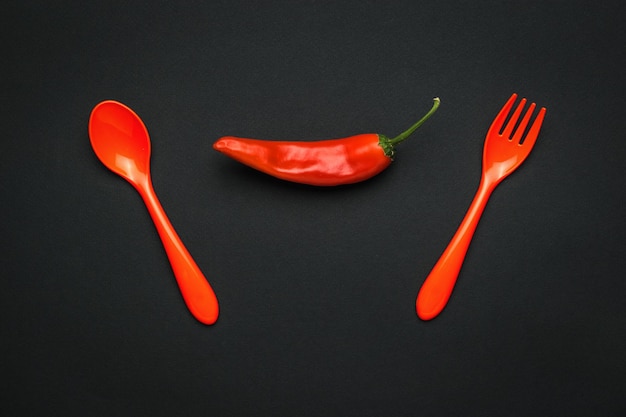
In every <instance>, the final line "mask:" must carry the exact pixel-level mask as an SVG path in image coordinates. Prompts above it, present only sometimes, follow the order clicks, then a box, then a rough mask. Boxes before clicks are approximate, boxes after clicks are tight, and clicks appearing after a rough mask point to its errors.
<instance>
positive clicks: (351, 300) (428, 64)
mask: <svg viewBox="0 0 626 417" xmlns="http://www.w3.org/2000/svg"><path fill="white" fill-rule="evenodd" d="M57 3H58V2H29V1H19V2H17V1H10V2H9V4H4V6H3V7H2V13H1V17H0V32H1V34H2V39H3V41H2V44H1V46H0V48H1V51H2V63H1V67H2V75H1V78H0V84H1V85H2V101H1V102H2V104H1V106H2V107H1V113H0V114H1V116H0V117H1V118H2V151H1V152H0V191H1V199H0V215H1V219H2V220H1V221H0V225H1V236H2V238H1V242H2V243H1V245H2V246H1V248H0V249H1V250H0V253H1V254H2V255H1V256H2V272H1V276H2V280H1V289H0V296H1V308H2V311H1V312H0V317H1V318H0V324H1V331H2V346H3V351H4V353H3V355H2V368H1V374H2V380H3V388H2V390H1V391H2V392H3V394H2V397H3V399H2V401H1V402H0V408H2V409H3V410H4V411H7V412H8V413H6V412H3V415H12V416H13V415H63V416H69V415H71V416H85V415H89V416H130V415H133V416H135V415H163V416H165V415H167V416H171V415H186V416H191V415H210V416H256V415H268V416H269V415H271V416H362V417H365V416H397V417H399V416H418V415H419V416H422V415H423V416H448V415H455V416H459V415H462V416H479V415H480V416H485V415H499V416H529V415H552V416H556V415H563V416H565V415H567V416H588V415H603V416H612V415H624V412H625V411H626V396H625V395H624V394H625V392H626V382H625V372H626V360H625V356H626V353H625V348H626V309H625V307H624V296H625V295H626V274H625V272H626V261H625V259H626V257H625V256H624V255H625V249H626V239H625V238H626V222H625V221H624V214H625V208H624V207H625V206H624V203H625V202H624V189H625V187H624V186H625V182H626V181H625V175H624V160H625V158H626V145H625V143H624V132H625V131H626V123H625V121H624V116H623V112H624V109H625V104H626V103H625V99H624V93H625V88H624V87H625V86H626V82H625V76H624V68H625V66H624V64H625V63H626V60H625V58H626V57H625V54H626V48H624V44H623V40H624V17H625V15H626V13H625V11H626V7H625V6H624V4H625V3H624V2H623V1H593V2H592V1H588V2H585V1H517V2H512V1H511V2H506V1H505V2H503V1H467V2H458V1H416V0H407V1H382V0H381V1H341V2H326V1H315V0H308V1H292V2H270V1H267V2H264V1H260V2H250V1H238V0H225V1H190V2H176V1H144V2H136V1H129V0H123V1H119V0H114V1H111V0H110V1H89V2H82V1H81V2H78V1H75V2H70V1H66V2H61V3H58V4H57ZM513 92H517V93H519V94H520V95H521V96H524V97H528V98H529V99H530V100H532V101H536V102H537V103H538V104H539V105H541V106H546V107H547V108H548V112H547V116H546V119H545V122H544V125H543V128H542V131H541V134H540V136H539V139H538V142H537V144H536V146H535V148H534V150H533V153H532V154H531V155H530V157H529V158H528V159H527V160H526V162H525V163H524V164H523V165H522V166H521V168H520V169H519V170H518V171H517V172H515V173H514V174H513V175H512V176H511V177H509V178H508V179H507V180H505V182H503V183H502V184H501V185H500V186H499V188H498V189H496V191H495V192H494V194H493V195H492V198H491V200H490V202H489V204H488V206H487V208H486V210H485V213H484V215H483V218H482V220H481V223H480V225H479V226H478V229H477V231H476V235H475V236H474V240H473V242H472V245H471V247H470V250H469V252H468V255H467V258H466V261H465V264H464V267H463V269H462V271H461V274H460V277H459V281H458V283H457V286H456V288H455V291H454V293H453V295H452V298H451V299H450V302H449V304H448V306H447V308H446V309H445V310H444V311H443V313H442V314H441V315H440V316H439V317H437V318H436V319H434V320H432V321H430V322H423V321H420V320H419V319H418V318H417V316H416V314H415V310H414V309H415V304H414V303H415V296H416V294H417V292H418V290H419V287H420V285H421V283H422V282H423V280H424V279H425V277H426V276H427V274H428V272H429V271H430V269H431V268H432V266H433V265H434V263H435V262H436V260H437V259H438V257H439V255H440V254H441V252H442V251H443V249H444V248H445V246H446V245H447V243H448V241H449V239H450V237H451V236H452V234H453V233H454V231H455V229H456V227H457V226H458V224H459V222H460V221H461V219H462V217H463V215H464V213H465V210H466V209H467V207H468V205H469V203H470V201H471V199H472V197H473V194H474V192H475V191H476V188H477V186H478V179H479V176H480V168H481V166H480V164H481V153H482V145H483V140H484V136H485V133H486V131H487V128H488V126H489V125H490V123H491V121H492V119H493V117H494V116H495V114H496V113H497V111H498V110H499V109H500V107H501V106H502V105H503V104H504V102H505V101H506V99H507V98H508V97H509V96H510V95H511V93H513ZM435 96H439V97H440V98H441V100H442V104H441V107H440V109H439V111H438V112H437V113H436V114H435V115H434V116H433V117H432V118H431V119H430V120H429V121H428V122H427V123H426V124H425V125H424V126H423V127H422V128H420V129H419V130H418V131H417V132H416V134H415V135H414V136H413V137H412V138H411V139H410V140H408V141H407V142H404V143H403V144H401V145H400V146H399V147H398V149H397V158H396V160H395V162H394V163H393V164H392V166H391V167H390V168H389V169H388V170H387V171H385V172H384V173H383V174H381V175H379V176H377V177H376V178H374V179H372V180H370V181H367V182H364V183H361V184H358V185H353V186H346V187H340V188H331V189H327V188H315V187H309V186H302V185H298V184H291V183H287V182H283V181H279V180H276V179H274V178H272V177H268V176H265V175H263V174H260V173H258V172H256V171H253V170H251V169H248V168H246V167H243V166H240V165H239V164H237V163H236V162H234V161H232V160H230V159H228V158H226V157H225V156H223V155H220V154H219V153H217V152H215V151H213V150H212V148H211V145H212V143H213V142H214V141H215V140H216V139H217V138H219V137H220V136H223V135H236V136H248V137H256V138H261V139H298V140H317V139H327V138H336V137H343V136H349V135H353V134H357V133H368V132H376V133H383V134H386V135H389V136H395V135H396V134H397V133H399V132H401V131H402V130H404V129H405V128H406V127H407V126H409V125H410V124H412V123H413V122H414V121H415V120H417V119H418V118H419V117H421V115H422V114H423V113H425V112H426V111H427V110H428V109H429V108H430V105H431V102H432V101H431V100H432V98H433V97H435ZM105 99H115V100H119V101H121V102H123V103H125V104H127V105H128V106H130V107H131V108H133V109H134V110H135V111H136V112H137V113H138V114H139V115H140V116H141V118H142V119H143V120H144V122H145V124H146V126H147V128H148V130H149V132H150V135H151V139H152V174H153V183H154V187H155V190H156V192H157V194H158V195H159V197H160V199H161V203H162V204H163V206H164V208H165V210H166V212H167V213H168V215H169V217H170V220H171V221H172V223H173V225H174V226H175V227H176V229H177V231H178V233H179V234H180V236H181V238H182V239H183V241H184V242H185V244H186V245H187V247H188V249H189V251H190V252H191V254H192V255H193V256H194V258H195V259H196V261H197V263H198V264H199V266H200V267H201V268H202V270H203V271H204V273H205V274H206V276H207V277H208V279H209V281H210V282H211V284H212V285H213V288H214V289H215V291H216V293H217V295H218V298H219V300H220V306H221V315H220V318H219V320H218V322H217V323H216V324H215V325H214V326H204V325H202V324H200V323H198V322H197V321H196V320H195V319H193V317H192V316H191V315H190V314H189V312H188V311H187V309H186V307H185V304H184V303H183V300H182V298H181V296H180V293H179V291H178V287H177V285H176V282H175V280H174V277H173V275H172V272H171V269H170V266H169V263H168V260H167V257H166V256H165V252H164V251H163V248H162V246H161V242H160V240H159V238H158V235H157V233H156V231H155V228H154V226H153V224H152V221H151V219H150V217H149V215H148V213H147V211H146V209H145V206H144V205H143V202H142V200H141V198H140V197H139V195H138V194H137V193H136V192H135V190H134V189H133V188H132V187H131V186H130V185H129V184H128V183H126V182H125V181H124V180H123V179H121V178H119V177H117V176H115V175H114V174H113V173H111V172H110V171H108V170H107V169H106V168H105V167H104V166H103V165H102V164H101V163H100V162H99V161H98V159H97V158H96V156H95V154H94V153H93V151H92V150H91V147H90V145H89V137H88V134H87V121H88V117H89V114H90V112H91V109H92V108H93V107H94V106H95V105H96V104H97V103H98V102H99V101H101V100H105Z"/></svg>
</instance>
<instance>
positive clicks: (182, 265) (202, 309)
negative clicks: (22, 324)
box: [140, 181, 219, 324]
mask: <svg viewBox="0 0 626 417" xmlns="http://www.w3.org/2000/svg"><path fill="white" fill-rule="evenodd" d="M140 194H141V196H142V197H143V199H144V202H145V203H146V206H147V207H148V211H149V212H150V216H151V217H152V220H153V222H154V224H155V226H156V228H157V231H158V232H159V236H160V237H161V241H162V242H163V246H164V247H165V252H166V253H167V257H168V258H169V260H170V264H171V265H172V270H173V271H174V276H175V277H176V281H177V282H178V286H179V288H180V292H181V293H182V295H183V299H184V300H185V303H186V304H187V308H188V309H189V311H190V312H191V314H192V315H193V316H194V317H195V318H196V319H197V320H198V321H200V322H201V323H204V324H213V323H215V321H217V316H218V314H219V306H218V302H217V297H216V296H215V292H214V291H213V288H211V285H210V284H209V282H208V281H207V279H206V278H205V277H204V274H202V271H201V270H200V268H199V267H198V265H197V264H196V262H195V261H194V260H193V258H192V257H191V255H190V254H189V251H187V248H185V245H184V244H183V242H182V241H181V240H180V237H179V236H178V234H177V233H176V231H175V230H174V227H173V226H172V224H171V223H170V221H169V219H168V218H167V215H166V214H165V210H163V207H162V206H161V203H160V202H159V199H158V198H157V196H156V193H155V192H154V189H153V187H152V184H151V182H150V181H148V182H147V184H146V185H145V186H142V187H141V189H140Z"/></svg>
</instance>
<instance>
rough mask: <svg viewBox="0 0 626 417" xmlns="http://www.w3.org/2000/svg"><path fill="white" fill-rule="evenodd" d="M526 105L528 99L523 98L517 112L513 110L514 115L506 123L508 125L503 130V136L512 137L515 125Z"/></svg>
mask: <svg viewBox="0 0 626 417" xmlns="http://www.w3.org/2000/svg"><path fill="white" fill-rule="evenodd" d="M525 105H526V99H525V98H523V99H522V101H520V103H519V105H518V106H517V108H516V109H515V112H513V115H512V116H511V118H510V119H509V122H508V123H507V124H506V127H505V128H504V131H503V132H502V136H504V137H505V138H506V139H509V138H510V137H511V133H512V132H513V128H514V127H515V123H517V119H519V116H520V114H522V110H523V109H524V106H525Z"/></svg>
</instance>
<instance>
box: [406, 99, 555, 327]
mask: <svg viewBox="0 0 626 417" xmlns="http://www.w3.org/2000/svg"><path fill="white" fill-rule="evenodd" d="M516 98H517V94H513V95H512V96H511V98H509V100H508V101H507V102H506V104H505V105H504V107H502V109H501V110H500V113H498V115H497V116H496V118H495V119H494V121H493V123H492V124H491V127H490V128H489V131H488V132H487V137H486V139H485V145H484V148H483V168H482V176H481V180H480V185H479V187H478V191H477V192H476V196H475V197H474V200H473V201H472V204H471V205H470V207H469V209H468V211H467V214H466V215H465V218H464V219H463V221H462V222H461V225H460V226H459V228H458V230H457V231H456V234H455V235H454V237H453V238H452V240H451V241H450V243H449V244H448V247H447V248H446V250H445V251H444V252H443V254H442V255H441V258H439V261H437V263H436V264H435V266H434V267H433V270H432V271H431V273H430V274H429V275H428V278H426V281H424V284H423V285H422V288H421V289H420V291H419V294H418V296H417V300H416V303H415V306H416V310H417V315H418V316H419V317H420V318H421V319H422V320H430V319H433V318H434V317H436V316H437V315H438V314H439V313H440V312H441V311H442V310H443V308H444V307H445V306H446V304H447V302H448V299H449V298H450V295H451V294H452V290H453V288H454V285H455V283H456V280H457V277H458V275H459V271H460V270H461V266H462V264H463V260H464V259H465V254H466V253H467V249H468V247H469V244H470V242H471V240H472V236H473V235H474V231H475V230H476V226H477V225H478V221H479V220H480V216H481V214H482V213H483V210H484V208H485V205H486V204H487V200H488V199H489V196H490V195H491V193H492V192H493V190H494V189H495V188H496V186H497V185H498V184H499V183H500V182H501V181H502V180H503V179H504V178H506V177H507V176H508V175H509V174H510V173H511V172H513V171H515V169H516V168H517V167H519V166H520V164H521V163H522V162H524V160H525V159H526V157H527V156H528V154H529V153H530V151H531V149H532V148H533V145H534V144H535V141H536V139H537V136H538V135H539V129H540V128H541V124H542V122H543V119H544V116H545V113H546V109H545V108H543V107H542V108H541V110H540V111H539V113H538V114H537V117H536V118H535V121H534V122H533V124H532V126H531V127H530V129H529V130H528V133H527V134H526V136H525V137H524V132H525V130H526V127H527V126H528V122H529V121H530V118H531V116H532V113H533V110H534V109H535V103H532V104H531V105H530V106H529V108H528V111H527V112H526V113H525V115H524V117H523V118H522V121H521V122H520V123H519V126H517V127H516V123H517V120H518V119H519V116H520V115H521V113H522V110H523V108H524V106H525V104H526V99H522V100H521V102H520V104H519V105H518V107H517V108H516V109H515V111H514V112H513V115H512V116H511V117H510V119H509V121H508V122H507V124H506V127H504V130H503V131H502V127H503V126H504V122H505V121H506V119H507V117H508V114H509V111H510V110H511V109H512V108H513V104H514V103H515V100H516ZM514 131H515V132H514ZM511 135H512V136H511Z"/></svg>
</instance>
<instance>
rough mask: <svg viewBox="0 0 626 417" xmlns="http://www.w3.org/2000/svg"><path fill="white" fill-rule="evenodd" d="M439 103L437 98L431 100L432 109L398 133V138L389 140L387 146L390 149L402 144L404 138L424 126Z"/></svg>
mask: <svg viewBox="0 0 626 417" xmlns="http://www.w3.org/2000/svg"><path fill="white" fill-rule="evenodd" d="M440 103H441V100H439V97H435V98H434V99H433V107H432V108H431V109H430V110H429V111H428V113H426V114H425V115H424V117H422V118H421V119H419V120H418V121H417V122H416V123H415V124H414V125H413V126H411V127H409V128H408V129H407V130H405V131H404V132H402V133H400V134H399V135H398V136H396V137H395V138H393V139H389V142H388V143H389V145H391V146H392V147H393V146H394V145H397V144H398V143H400V142H402V141H403V140H405V139H406V138H408V137H409V136H411V134H412V133H413V132H415V130H416V129H417V128H418V127H420V126H421V125H423V124H424V122H425V121H426V120H428V118H429V117H430V116H432V115H433V113H435V112H436V111H437V108H438V107H439V104H440Z"/></svg>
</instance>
